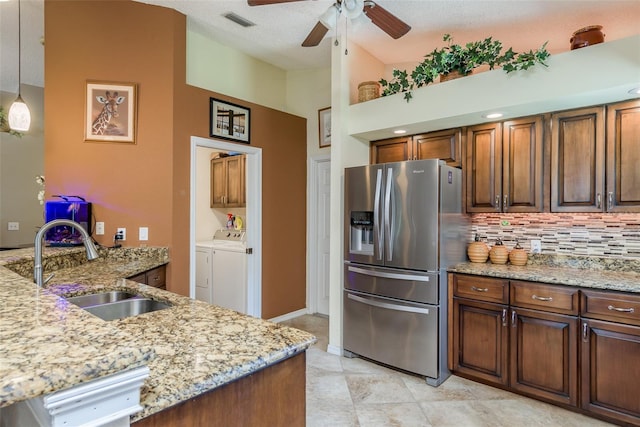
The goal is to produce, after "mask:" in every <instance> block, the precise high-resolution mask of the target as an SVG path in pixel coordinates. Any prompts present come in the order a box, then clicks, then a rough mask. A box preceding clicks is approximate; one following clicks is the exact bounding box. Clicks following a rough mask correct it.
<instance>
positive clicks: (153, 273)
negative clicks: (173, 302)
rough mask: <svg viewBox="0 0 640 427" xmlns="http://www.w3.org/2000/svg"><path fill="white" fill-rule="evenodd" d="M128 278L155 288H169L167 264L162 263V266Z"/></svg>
mask: <svg viewBox="0 0 640 427" xmlns="http://www.w3.org/2000/svg"><path fill="white" fill-rule="evenodd" d="M128 279H129V280H133V281H134V282H138V283H144V284H145V285H149V286H153V287H154V288H160V289H167V266H166V265H161V266H160V267H156V268H153V269H151V270H148V271H145V272H142V273H140V274H136V275H135V276H132V277H129V278H128Z"/></svg>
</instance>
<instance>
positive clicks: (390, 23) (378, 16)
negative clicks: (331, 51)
mask: <svg viewBox="0 0 640 427" xmlns="http://www.w3.org/2000/svg"><path fill="white" fill-rule="evenodd" d="M294 1H301V0H247V3H248V4H249V6H264V5H269V4H277V3H288V2H294ZM341 13H344V14H345V16H346V17H347V18H349V19H351V20H355V19H358V18H361V17H363V16H364V17H366V18H368V19H369V20H371V22H373V24H374V25H376V26H377V27H379V28H380V29H381V30H382V31H384V32H385V33H387V34H389V35H390V36H391V37H393V38H394V39H399V38H400V37H402V36H404V35H405V34H407V33H408V32H409V30H410V29H411V27H410V26H409V25H407V24H406V23H405V22H403V21H402V20H400V19H399V18H398V17H396V16H395V15H393V14H392V13H391V12H389V11H388V10H386V9H384V8H383V7H382V6H380V5H378V4H377V3H375V2H374V1H372V0H336V2H335V3H334V4H332V5H331V7H329V9H327V11H326V12H325V13H323V14H322V15H321V16H320V18H319V20H318V23H317V24H316V25H315V27H313V29H312V30H311V32H310V33H309V35H308V36H307V38H306V39H305V40H304V41H303V42H302V46H304V47H311V46H317V45H318V44H320V42H321V41H322V39H323V38H324V36H325V34H327V31H329V29H331V28H333V27H335V25H336V22H337V20H338V17H339V16H340V14H341Z"/></svg>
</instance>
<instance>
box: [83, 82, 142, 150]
mask: <svg viewBox="0 0 640 427" xmlns="http://www.w3.org/2000/svg"><path fill="white" fill-rule="evenodd" d="M136 92H137V87H136V84H135V83H105V82H94V81H87V87H86V91H85V106H86V107H85V133H84V135H85V137H84V140H85V141H102V142H126V143H135V142H136V113H137V111H136V105H137V100H136V95H137V94H136Z"/></svg>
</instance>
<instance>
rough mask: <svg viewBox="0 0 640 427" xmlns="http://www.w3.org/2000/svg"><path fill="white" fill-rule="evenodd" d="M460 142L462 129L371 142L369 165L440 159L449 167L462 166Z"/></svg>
mask: <svg viewBox="0 0 640 427" xmlns="http://www.w3.org/2000/svg"><path fill="white" fill-rule="evenodd" d="M461 141H462V129H460V128H456V129H447V130H443V131H437V132H429V133H425V134H421V135H414V136H402V137H398V138H390V139H381V140H379V141H373V142H372V143H371V155H370V157H371V164H376V163H389V162H401V161H403V160H422V159H441V160H444V161H445V162H446V163H447V164H448V165H449V166H453V167H460V166H461V165H462V161H461V154H460V144H461Z"/></svg>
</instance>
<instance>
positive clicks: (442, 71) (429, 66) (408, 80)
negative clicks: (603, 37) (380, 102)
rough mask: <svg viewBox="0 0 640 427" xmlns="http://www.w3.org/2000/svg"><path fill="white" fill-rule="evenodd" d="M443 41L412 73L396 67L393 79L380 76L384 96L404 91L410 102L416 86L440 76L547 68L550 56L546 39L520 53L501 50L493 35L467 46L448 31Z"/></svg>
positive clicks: (511, 50)
mask: <svg viewBox="0 0 640 427" xmlns="http://www.w3.org/2000/svg"><path fill="white" fill-rule="evenodd" d="M442 40H443V41H444V42H446V43H447V45H446V46H444V47H443V48H440V49H434V50H433V51H432V52H430V53H428V54H426V55H425V57H424V60H423V61H422V62H420V63H419V64H418V65H417V66H416V68H415V69H414V70H413V71H412V72H411V74H409V73H408V72H407V71H406V70H397V69H394V70H393V72H392V77H393V78H392V79H391V80H389V81H387V80H385V79H380V80H379V83H380V85H381V86H382V96H387V95H393V94H396V93H404V99H405V100H407V102H409V100H411V98H412V95H411V91H412V90H413V89H415V88H419V87H422V86H425V85H427V84H429V83H432V82H433V81H434V80H435V79H436V78H437V77H438V76H439V75H447V74H449V73H452V72H458V73H460V74H461V75H463V76H466V75H467V74H470V73H471V72H472V71H473V69H474V68H477V67H479V66H481V65H488V66H489V69H491V70H493V69H494V68H495V67H502V69H503V70H504V71H505V72H507V73H511V72H513V71H517V70H527V69H529V68H531V67H533V66H534V65H536V64H541V65H544V66H545V67H546V66H547V64H546V63H545V61H546V59H547V58H549V56H550V54H549V52H547V49H546V47H547V43H546V42H545V43H544V44H543V45H542V47H540V48H539V49H536V50H530V51H529V52H523V53H517V52H514V51H513V49H512V48H509V49H508V50H507V51H506V52H504V53H502V43H501V42H500V41H498V40H493V38H492V37H487V38H486V39H484V40H481V41H475V42H470V43H467V44H466V45H464V46H461V45H459V44H453V37H451V35H450V34H445V35H444V36H443V38H442Z"/></svg>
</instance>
